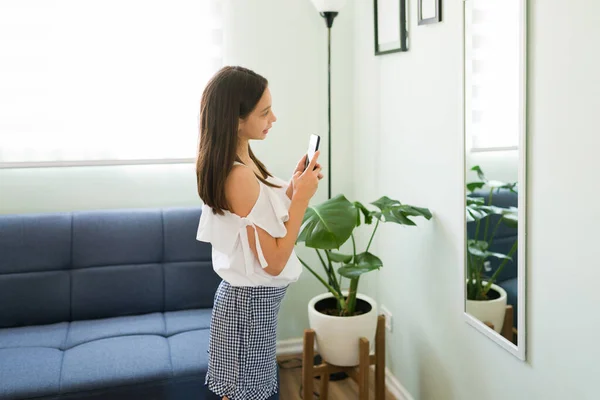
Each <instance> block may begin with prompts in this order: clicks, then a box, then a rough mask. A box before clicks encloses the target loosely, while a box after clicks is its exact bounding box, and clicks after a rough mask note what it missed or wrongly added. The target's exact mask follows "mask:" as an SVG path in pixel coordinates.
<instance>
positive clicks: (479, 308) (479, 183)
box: [466, 166, 518, 332]
mask: <svg viewBox="0 0 600 400" xmlns="http://www.w3.org/2000/svg"><path fill="white" fill-rule="evenodd" d="M471 171H475V172H476V173H477V176H478V178H479V180H476V181H473V182H469V183H467V196H466V200H467V201H466V214H467V223H470V224H474V234H473V237H469V238H467V270H466V272H467V279H466V295H467V304H466V311H467V313H469V314H471V315H472V316H474V317H475V318H477V319H479V320H480V321H482V322H489V323H491V324H493V327H494V330H495V331H496V332H500V331H501V329H502V325H503V323H504V315H505V312H506V291H505V290H504V289H502V287H500V286H498V285H497V284H496V280H497V278H498V276H499V275H500V272H502V269H503V268H504V267H505V266H506V264H507V263H508V262H512V257H513V255H514V253H515V251H516V250H517V244H518V241H516V240H515V242H514V243H513V245H512V247H511V248H510V251H509V252H508V253H507V254H504V253H500V252H496V251H493V244H494V239H495V236H496V233H497V231H498V228H499V227H500V225H501V224H505V225H507V226H509V227H511V228H517V225H518V209H517V208H516V207H499V206H496V205H493V197H494V193H497V192H499V191H501V190H510V191H512V192H514V193H516V186H517V183H516V182H513V183H505V182H500V181H495V180H488V179H487V178H486V176H485V174H484V173H483V171H482V170H481V168H480V167H479V166H474V167H473V168H471ZM482 191H487V201H486V199H485V198H484V197H483V196H482V195H481V193H482ZM484 193H485V192H484ZM494 216H496V217H494ZM492 257H493V258H497V259H499V260H501V261H500V264H499V265H498V267H497V268H496V270H495V271H494V272H493V273H492V274H491V275H489V274H487V273H488V272H490V271H491V270H490V268H489V260H490V259H491V258H492Z"/></svg>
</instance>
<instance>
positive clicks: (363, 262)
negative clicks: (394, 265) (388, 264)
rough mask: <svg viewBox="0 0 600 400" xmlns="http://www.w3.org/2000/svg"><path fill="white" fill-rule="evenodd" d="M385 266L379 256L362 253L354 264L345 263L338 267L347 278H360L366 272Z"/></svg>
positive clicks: (340, 272) (339, 271)
mask: <svg viewBox="0 0 600 400" xmlns="http://www.w3.org/2000/svg"><path fill="white" fill-rule="evenodd" d="M382 266H383V263H382V262H381V260H380V259H379V257H377V256H375V255H374V254H371V253H368V252H366V253H360V254H358V255H357V256H356V260H355V263H354V264H345V265H344V266H342V267H340V268H339V269H338V273H339V274H340V275H342V276H344V277H346V278H349V279H354V278H358V277H359V276H361V275H362V274H364V273H367V272H371V271H374V270H377V269H379V268H381V267H382Z"/></svg>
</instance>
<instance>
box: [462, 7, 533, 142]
mask: <svg viewBox="0 0 600 400" xmlns="http://www.w3.org/2000/svg"><path fill="white" fill-rule="evenodd" d="M520 13H521V6H520V2H519V1H516V0H502V1H500V0H466V2H465V110H466V112H465V124H466V126H465V127H466V132H467V140H468V142H467V145H468V146H469V149H470V150H471V151H494V150H511V149H518V146H519V131H520V121H521V110H522V102H521V86H522V85H521V74H520V69H521V68H522V60H521V43H520V40H521V37H520V35H519V32H520V30H521V14H520Z"/></svg>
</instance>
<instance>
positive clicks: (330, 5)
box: [311, 0, 346, 199]
mask: <svg viewBox="0 0 600 400" xmlns="http://www.w3.org/2000/svg"><path fill="white" fill-rule="evenodd" d="M311 1H312V3H313V4H314V5H315V8H316V9H317V11H318V12H319V13H320V14H321V16H322V17H323V18H325V24H326V25H327V127H328V129H327V198H328V199H330V198H331V27H332V26H333V20H334V19H335V17H336V16H337V15H338V13H339V12H340V10H341V9H342V8H343V7H344V4H345V3H346V0H311Z"/></svg>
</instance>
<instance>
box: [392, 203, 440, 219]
mask: <svg viewBox="0 0 600 400" xmlns="http://www.w3.org/2000/svg"><path fill="white" fill-rule="evenodd" d="M398 209H399V210H400V211H401V212H403V213H404V214H406V215H412V216H415V217H425V218H426V219H428V220H429V219H431V217H432V215H431V211H429V209H427V208H422V207H414V206H409V205H406V204H405V205H401V206H398Z"/></svg>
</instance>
